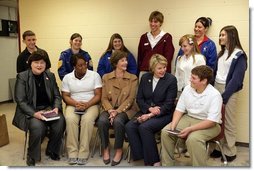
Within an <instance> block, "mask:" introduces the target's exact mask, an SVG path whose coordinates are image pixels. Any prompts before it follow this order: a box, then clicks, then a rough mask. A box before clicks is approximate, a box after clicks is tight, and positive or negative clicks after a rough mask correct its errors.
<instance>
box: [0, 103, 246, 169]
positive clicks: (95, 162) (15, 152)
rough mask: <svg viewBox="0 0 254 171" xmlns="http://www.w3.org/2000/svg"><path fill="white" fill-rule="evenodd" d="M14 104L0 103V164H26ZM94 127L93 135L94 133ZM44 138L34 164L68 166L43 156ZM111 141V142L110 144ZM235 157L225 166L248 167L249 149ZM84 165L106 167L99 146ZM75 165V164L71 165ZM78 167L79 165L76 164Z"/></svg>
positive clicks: (185, 161)
mask: <svg viewBox="0 0 254 171" xmlns="http://www.w3.org/2000/svg"><path fill="white" fill-rule="evenodd" d="M15 106H16V104H14V103H2V104H0V114H6V116H7V124H8V132H9V138H10V143H9V144H8V145H6V146H3V147H0V166H1V165H2V166H26V163H25V160H23V159H22V156H23V148H24V138H25V134H24V132H23V131H21V130H19V129H17V128H16V127H14V126H13V125H12V124H11V122H12V118H13V115H14V111H15ZM95 131H96V130H95V129H94V135H95ZM46 141H47V140H46V139H45V140H44V142H43V144H42V160H41V162H40V163H38V164H36V165H37V166H61V167H62V166H69V165H68V163H67V157H66V156H64V157H62V158H61V160H60V161H53V160H51V159H49V158H48V157H46V156H45V154H44V153H45V146H46ZM93 141H94V137H93V138H92V142H91V146H92V144H93V143H94V142H93ZM112 144H113V142H111V145H112ZM126 147H127V144H126V143H125V144H124V150H126ZM237 149H238V153H237V159H236V160H235V161H234V162H231V163H229V164H228V165H227V167H250V151H249V148H246V147H239V146H238V147H237ZM111 153H112V154H111V158H112V157H113V150H111ZM176 160H177V163H176V166H175V167H190V166H191V163H190V159H189V158H186V157H184V156H183V155H182V156H181V157H180V158H176ZM85 166H94V167H108V166H110V165H107V166H105V165H104V163H103V161H102V158H101V157H100V156H99V148H97V149H96V153H95V156H94V157H93V158H89V160H88V163H87V164H86V165H85ZM118 166H121V167H140V166H143V161H135V162H134V161H131V162H130V163H128V162H127V161H126V160H122V162H121V163H120V164H119V165H118ZM209 166H219V167H220V166H224V165H223V163H221V161H220V159H211V158H210V159H209ZM73 167H75V166H73ZM77 167H79V166H77Z"/></svg>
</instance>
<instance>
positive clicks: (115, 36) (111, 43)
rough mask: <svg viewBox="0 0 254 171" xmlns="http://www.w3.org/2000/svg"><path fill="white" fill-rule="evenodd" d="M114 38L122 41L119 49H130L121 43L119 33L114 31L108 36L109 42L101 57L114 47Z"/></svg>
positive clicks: (127, 51)
mask: <svg viewBox="0 0 254 171" xmlns="http://www.w3.org/2000/svg"><path fill="white" fill-rule="evenodd" d="M114 39H120V40H121V41H122V47H121V49H120V50H121V51H124V52H126V53H129V52H130V51H129V50H128V49H127V48H126V47H125V45H124V43H123V38H122V36H121V35H120V34H118V33H114V34H113V35H112V36H111V37H110V40H109V43H108V48H107V49H106V51H105V52H104V53H103V54H102V56H101V57H103V56H104V55H105V54H106V53H107V52H111V51H112V50H113V49H114V47H113V41H114Z"/></svg>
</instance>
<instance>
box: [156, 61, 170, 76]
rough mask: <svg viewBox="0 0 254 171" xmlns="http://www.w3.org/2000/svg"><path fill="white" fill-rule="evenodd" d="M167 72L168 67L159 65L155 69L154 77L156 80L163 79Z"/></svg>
mask: <svg viewBox="0 0 254 171" xmlns="http://www.w3.org/2000/svg"><path fill="white" fill-rule="evenodd" d="M166 70H167V66H166V65H164V64H161V63H158V64H157V65H156V66H155V68H154V76H155V77H156V78H162V77H164V75H165V73H166Z"/></svg>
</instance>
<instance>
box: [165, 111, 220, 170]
mask: <svg viewBox="0 0 254 171" xmlns="http://www.w3.org/2000/svg"><path fill="white" fill-rule="evenodd" d="M201 121H202V120H200V119H195V118H192V117H190V116H188V115H186V114H185V115H183V116H182V118H181V119H180V121H179V123H178V125H177V129H179V130H181V129H184V128H186V127H189V126H191V125H195V124H197V123H199V122H201ZM168 128H169V124H168V125H166V126H165V127H164V128H163V129H162V131H161V147H162V149H161V163H162V166H173V165H174V164H175V158H174V151H175V144H176V141H177V139H178V137H177V136H175V135H171V134H169V133H167V131H166V129H168ZM219 133H220V125H219V124H216V125H215V126H214V127H211V128H208V129H204V130H198V131H194V132H192V133H190V134H189V136H188V138H187V139H186V141H185V143H186V146H187V150H188V152H189V153H190V158H191V161H192V165H193V166H207V159H208V156H207V152H206V141H208V140H210V139H212V138H214V137H216V136H217V135H218V134H219Z"/></svg>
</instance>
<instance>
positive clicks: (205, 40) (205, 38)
mask: <svg viewBox="0 0 254 171" xmlns="http://www.w3.org/2000/svg"><path fill="white" fill-rule="evenodd" d="M208 39H209V38H208V37H207V36H206V35H205V36H204V39H203V41H202V42H201V43H200V44H199V45H198V47H199V49H201V46H202V44H203V43H205V42H207V41H208Z"/></svg>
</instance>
